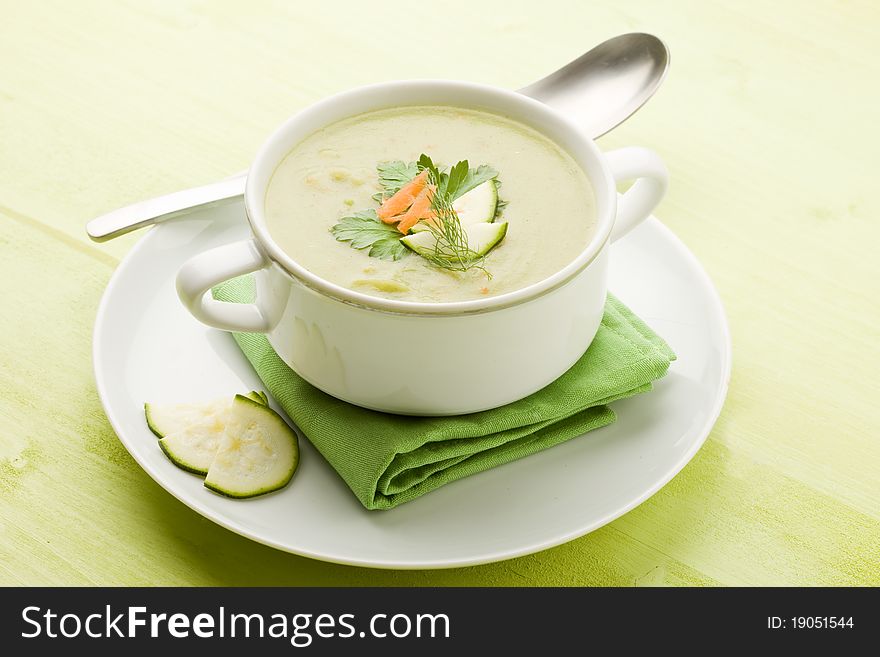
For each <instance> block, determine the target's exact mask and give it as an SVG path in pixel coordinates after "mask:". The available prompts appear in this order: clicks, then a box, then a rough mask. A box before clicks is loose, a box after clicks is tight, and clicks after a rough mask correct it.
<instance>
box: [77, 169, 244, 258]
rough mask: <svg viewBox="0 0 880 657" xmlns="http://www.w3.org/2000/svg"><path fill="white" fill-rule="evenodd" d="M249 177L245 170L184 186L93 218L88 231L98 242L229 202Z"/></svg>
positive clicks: (241, 192) (87, 228)
mask: <svg viewBox="0 0 880 657" xmlns="http://www.w3.org/2000/svg"><path fill="white" fill-rule="evenodd" d="M246 176H247V172H246V171H243V172H241V173H238V174H236V175H235V176H233V177H231V178H227V179H225V180H221V181H219V182H215V183H211V184H210V185H203V186H202V187H193V188H192V189H184V190H182V191H179V192H174V193H173V194H167V195H165V196H160V197H158V198H153V199H150V200H148V201H141V202H140V203H134V204H132V205H127V206H125V207H124V208H119V209H118V210H114V211H113V212H108V213H107V214H105V215H101V216H100V217H96V218H95V219H92V220H91V221H90V222H89V223H88V224H86V232H87V233H88V235H89V237H90V238H92V240H94V241H95V242H106V241H107V240H110V239H113V238H114V237H119V236H120V235H125V234H126V233H130V232H131V231H133V230H137V229H138V228H143V227H144V226H150V225H152V224H156V223H159V222H161V221H167V220H168V219H173V218H174V217H179V216H181V215H184V214H188V213H189V212H192V211H193V210H197V209H199V208H204V207H210V206H214V205H221V204H223V203H229V202H231V201H234V200H236V199H238V198H240V197H241V196H242V195H243V194H244V185H245V180H246Z"/></svg>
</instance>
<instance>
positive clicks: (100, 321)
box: [92, 214, 733, 570]
mask: <svg viewBox="0 0 880 657" xmlns="http://www.w3.org/2000/svg"><path fill="white" fill-rule="evenodd" d="M191 218H193V216H192V215H188V216H186V217H181V218H180V219H178V220H175V221H174V223H179V222H182V221H187V220H189V219H191ZM642 223H643V225H644V224H648V223H650V224H652V225H653V226H654V227H656V228H659V229H660V230H661V231H663V232H664V233H665V234H666V237H667V238H668V239H669V241H670V243H671V244H672V245H673V246H674V247H675V249H676V251H677V256H678V257H683V258H686V259H687V260H688V261H689V264H690V267H691V269H692V270H693V271H694V272H695V273H698V274H699V277H698V278H696V279H695V282H698V283H699V285H700V286H701V287H702V288H704V291H705V292H706V293H707V300H709V301H710V302H711V305H712V310H713V311H714V313H713V314H715V315H716V316H717V317H718V318H719V320H720V321H719V328H720V330H721V338H722V339H721V342H722V344H721V345H720V346H721V347H722V349H721V350H720V358H721V362H720V365H721V367H720V375H721V381H720V385H719V388H718V394H717V395H716V398H715V400H714V405H713V407H712V409H711V410H710V411H709V413H708V414H707V416H706V421H705V422H704V423H703V425H702V426H701V427H700V429H699V431H698V437H697V438H696V439H695V440H693V441H692V443H691V445H690V447H689V449H688V450H687V451H685V452H684V453H683V454H682V456H681V457H680V458H679V460H678V461H677V462H676V463H675V464H674V465H673V466H672V467H670V468H669V469H668V470H667V471H666V472H665V473H664V474H663V476H662V477H660V478H659V479H658V480H657V481H656V482H655V483H654V484H653V485H651V486H649V487H648V488H647V489H646V490H645V491H643V492H642V493H641V494H640V495H638V496H636V497H634V498H633V499H632V500H630V501H629V502H627V503H625V504H622V505H620V506H619V507H617V508H615V509H614V510H612V511H610V512H608V513H606V514H604V515H603V516H601V517H599V518H597V519H594V520H593V521H592V522H589V523H586V524H584V525H580V526H578V527H577V528H576V529H574V530H572V531H570V532H565V533H563V534H561V535H554V536H553V537H551V538H548V539H544V540H539V541H532V542H531V543H529V544H528V545H523V546H519V547H516V548H511V549H508V550H500V551H499V550H495V551H488V552H483V553H481V554H479V555H476V556H472V557H459V558H453V559H436V558H434V559H428V560H421V561H420V560H409V561H403V562H401V561H392V560H381V559H358V558H353V557H351V556H350V555H343V554H334V553H327V552H320V553H319V552H315V551H313V550H309V549H304V548H302V547H298V546H290V545H288V544H282V543H280V542H278V541H275V540H272V539H267V538H265V537H262V536H260V535H259V534H258V533H256V532H254V531H253V530H250V529H249V528H247V527H246V526H244V525H241V524H240V523H237V522H234V521H231V520H229V519H227V518H224V517H223V515H222V514H220V513H219V512H217V511H216V510H214V509H212V508H210V506H208V505H207V504H204V503H201V502H199V501H197V500H192V499H190V498H188V497H186V496H185V495H184V494H183V493H180V494H179V493H178V492H177V491H176V490H175V489H174V487H173V486H171V485H170V484H169V483H166V482H165V481H164V477H162V476H160V474H159V473H157V472H155V471H154V469H153V468H152V467H151V466H150V464H149V463H147V462H145V461H144V460H142V459H141V458H140V457H139V455H138V453H137V450H136V449H133V448H132V447H130V446H129V441H128V439H127V438H126V437H125V432H124V430H123V425H122V422H121V420H120V419H119V418H118V417H116V416H115V414H114V412H113V409H112V407H111V406H110V404H109V402H108V399H109V395H108V392H107V390H108V387H107V382H106V381H105V380H104V376H105V375H104V374H103V372H104V371H105V364H104V362H103V358H102V350H101V348H100V345H101V343H102V341H103V336H104V330H105V325H106V321H107V315H108V313H109V310H108V308H109V306H110V303H111V301H110V300H111V298H112V297H113V296H114V292H115V290H116V288H117V287H118V286H119V285H120V282H119V281H120V279H122V278H123V273H124V272H125V271H127V269H128V268H129V267H131V266H132V264H131V263H132V261H134V260H135V259H136V256H137V255H138V254H139V253H140V251H141V250H143V249H144V248H146V245H148V244H149V243H150V242H151V241H153V240H155V239H157V238H156V237H155V236H156V235H157V234H160V233H161V231H162V227H163V226H162V224H158V225H155V226H152V227H151V228H150V230H149V231H148V232H147V234H146V235H144V236H143V237H142V238H141V239H140V240H138V242H137V243H136V244H135V245H134V246H133V247H132V248H131V249H130V250H129V251H128V252H127V253H126V254H125V256H124V257H123V258H122V260H120V262H119V264H118V265H117V267H116V269H115V270H114V272H113V275H112V276H111V278H110V281H109V282H108V283H107V287H106V288H105V289H104V292H103V294H102V296H101V301H100V303H99V305H98V311H97V313H96V315H95V322H94V328H93V334H92V368H93V370H94V378H95V385H96V389H97V392H98V397H99V399H100V400H101V406H102V407H103V409H104V413H105V415H106V416H107V419H108V420H109V422H110V425H111V427H112V428H113V431H114V432H115V433H116V436H117V438H118V439H119V441H120V442H121V443H122V445H123V446H124V447H125V449H126V451H127V452H128V453H129V455H130V456H131V457H132V458H133V459H134V461H135V462H136V463H137V464H138V465H139V466H140V468H141V469H142V470H143V471H144V472H146V473H147V474H148V475H149V476H150V478H151V479H152V480H153V481H154V482H156V483H157V484H159V486H160V487H161V488H163V489H164V490H165V491H166V492H168V493H170V494H171V495H172V496H173V497H174V498H175V499H177V500H178V501H180V502H181V503H182V504H184V505H185V506H187V507H188V508H189V509H191V510H193V511H195V512H196V513H198V514H200V515H201V516H203V517H204V518H207V519H208V520H210V521H211V522H214V523H216V524H217V525H219V526H221V527H223V528H224V529H227V530H229V531H231V532H234V533H236V534H238V535H240V536H243V537H245V538H247V539H249V540H252V541H254V542H256V543H260V544H262V545H266V546H268V547H271V548H274V549H277V550H280V551H282V552H287V553H290V554H295V555H298V556H302V557H307V558H310V559H315V560H317V561H324V562H328V563H335V564H341V565H347V566H356V567H363V568H379V569H389V570H436V569H446V568H464V567H468V566H478V565H483V564H488V563H494V562H498V561H506V560H508V559H514V558H516V557H521V556H525V555H528V554H534V553H536V552H541V551H544V550H548V549H550V548H553V547H556V546H559V545H562V544H563V543H568V542H570V541H572V540H574V539H576V538H580V537H581V536H585V535H586V534H589V533H591V532H593V531H596V530H597V529H599V528H601V527H604V526H605V525H607V524H609V523H611V522H613V521H614V520H616V519H617V518H619V517H621V516H623V515H624V514H626V513H628V512H629V511H632V510H633V509H634V508H636V507H637V506H639V505H640V504H642V503H644V502H645V501H646V500H648V499H649V498H651V497H653V496H654V495H655V494H656V493H657V492H658V491H659V490H660V489H661V488H663V487H664V486H665V485H666V484H668V483H669V482H670V481H671V480H672V479H673V478H674V477H676V476H677V475H678V474H679V473H680V472H681V471H682V469H684V467H685V466H686V465H687V464H688V463H690V461H691V460H692V459H693V457H694V456H695V455H696V453H697V452H698V451H699V450H700V448H701V447H702V446H703V444H704V443H705V442H706V439H707V438H708V437H709V434H710V433H711V431H712V427H714V426H715V423H716V422H717V420H718V417H719V416H720V414H721V410H722V408H723V406H724V402H725V400H726V399H727V394H728V391H729V387H730V378H731V371H732V366H733V345H732V341H731V334H730V326H729V322H728V319H727V313H726V312H725V310H724V304H723V302H722V301H721V297H720V295H719V294H718V290H717V289H716V287H715V285H714V284H713V283H712V279H711V277H710V276H709V274H708V272H706V270H705V268H704V267H703V266H702V264H701V263H700V261H699V260H698V259H697V257H696V256H695V255H694V254H693V253H692V252H691V250H690V249H689V248H688V247H687V246H686V245H685V243H684V242H683V241H682V240H681V239H680V238H679V237H678V236H677V235H676V234H675V233H674V232H673V231H672V229H671V228H669V227H668V226H666V225H665V224H664V223H663V222H661V221H660V220H659V219H657V218H656V217H655V216H654V215H653V214H652V215H651V216H649V217H648V218H647V219H646V220H645V221H644V222H642Z"/></svg>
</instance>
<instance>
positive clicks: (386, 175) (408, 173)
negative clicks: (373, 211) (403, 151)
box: [374, 160, 419, 202]
mask: <svg viewBox="0 0 880 657" xmlns="http://www.w3.org/2000/svg"><path fill="white" fill-rule="evenodd" d="M376 171H377V172H378V173H379V184H380V185H382V192H381V193H379V194H376V196H375V197H374V198H375V199H376V200H377V201H380V202H381V201H382V198H383V197H385V198H388V197H390V196H394V195H395V194H396V193H397V192H398V191H399V190H400V188H401V187H403V186H404V185H405V184H406V183H408V182H409V181H410V180H412V179H413V178H415V177H416V176H417V175H418V174H419V168H418V167H417V166H416V163H415V162H410V163H409V164H407V163H406V162H404V161H402V160H392V161H390V162H379V164H377V165H376Z"/></svg>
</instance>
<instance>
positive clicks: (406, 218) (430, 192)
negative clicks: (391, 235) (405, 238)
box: [397, 185, 434, 235]
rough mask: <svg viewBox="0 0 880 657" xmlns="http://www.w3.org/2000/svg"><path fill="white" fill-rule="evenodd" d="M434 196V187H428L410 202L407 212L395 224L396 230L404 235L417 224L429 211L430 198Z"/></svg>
mask: <svg viewBox="0 0 880 657" xmlns="http://www.w3.org/2000/svg"><path fill="white" fill-rule="evenodd" d="M433 196H434V186H433V185H428V186H427V187H425V188H424V189H423V190H422V191H421V192H419V195H418V196H416V198H415V200H414V201H413V202H412V205H411V206H410V208H409V210H407V211H406V214H404V215H403V219H401V220H400V223H398V224H397V230H399V231H400V232H401V233H403V234H404V235H406V234H407V233H408V232H409V229H410V228H412V227H413V226H415V225H416V224H417V223H419V220H420V219H422V218H423V217H424V216H425V215H426V214H427V213H428V211H429V210H430V209H431V198H432V197H433Z"/></svg>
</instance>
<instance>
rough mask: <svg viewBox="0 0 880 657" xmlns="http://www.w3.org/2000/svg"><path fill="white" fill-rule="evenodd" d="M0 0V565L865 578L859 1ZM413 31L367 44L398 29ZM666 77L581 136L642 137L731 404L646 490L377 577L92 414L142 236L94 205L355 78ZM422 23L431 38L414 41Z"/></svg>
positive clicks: (878, 540)
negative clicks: (630, 41)
mask: <svg viewBox="0 0 880 657" xmlns="http://www.w3.org/2000/svg"><path fill="white" fill-rule="evenodd" d="M443 7H444V11H437V9H436V7H435V6H431V5H422V6H415V7H414V6H412V5H411V4H409V3H407V4H404V3H402V2H384V3H381V4H380V3H363V2H354V1H351V2H322V3H308V4H305V3H289V2H247V3H245V2H220V1H213V2H196V1H191V2H172V1H170V0H168V1H163V2H138V1H134V0H132V1H130V2H94V1H89V2H76V3H70V2H61V1H55V2H48V1H42V2H34V3H22V2H14V1H12V0H3V1H2V2H0V16H2V17H3V19H2V20H0V61H2V62H3V65H2V66H0V275H2V280H3V281H4V282H5V283H4V294H3V311H2V313H0V496H2V504H0V584H34V585H35V584H145V585H150V584H230V585H239V584H337V585H344V584H353V585H365V584H398V585H422V584H425V585H427V584H431V585H456V584H457V585H464V584H476V585H553V584H558V585H586V584H612V585H678V584H724V585H737V584H830V585H845V584H874V585H877V584H880V574H878V572H880V570H878V564H880V547H878V546H880V484H878V480H880V479H878V468H880V441H878V434H880V431H878V430H880V411H878V404H877V401H878V399H880V394H878V393H880V385H878V381H877V378H876V372H877V370H878V368H880V359H878V349H877V345H878V341H880V328H878V327H880V310H878V303H877V300H878V292H880V289H878V281H880V276H878V265H877V262H878V258H877V256H876V254H875V250H876V244H877V243H880V228H878V222H877V217H878V216H880V201H878V196H877V194H876V192H875V188H876V182H875V177H876V175H877V165H876V153H878V152H880V132H878V131H877V129H876V125H875V121H874V120H873V119H874V116H875V115H876V107H877V104H878V100H880V93H878V91H877V85H876V83H875V82H874V81H875V80H877V79H878V78H880V54H878V51H877V47H876V43H875V41H876V34H877V33H878V28H880V7H878V5H877V4H876V3H873V2H870V1H865V2H857V1H851V2H830V1H828V2H811V3H804V2H797V1H794V0H790V1H787V2H778V3H758V2H746V3H742V2H733V1H730V2H722V1H717V0H716V1H712V2H685V1H679V2H667V3H655V2H649V1H647V0H646V1H640V2H627V3H619V2H611V1H610V0H603V1H601V2H591V3H574V2H561V1H553V0H548V1H546V2H542V3H540V8H539V6H538V5H537V4H535V3H526V2H500V1H491V2H481V3H476V4H475V3H467V2H458V1H451V0H447V2H445V3H443ZM413 25H418V26H419V29H418V40H417V42H416V41H411V42H406V41H405V42H401V39H399V38H389V37H390V36H391V35H395V34H411V33H412V32H411V30H412V26H413ZM629 31H648V32H653V33H655V34H658V35H659V36H661V37H662V38H664V40H666V41H667V43H668V45H669V47H670V49H671V51H672V59H673V64H672V71H671V73H670V76H669V78H668V80H667V82H666V84H665V85H664V88H663V89H662V90H661V91H660V92H659V93H658V95H657V97H656V98H654V99H653V100H652V101H651V102H650V103H649V104H648V105H647V106H646V107H645V108H643V109H642V110H641V111H640V112H639V114H638V115H636V116H635V117H633V118H632V119H631V120H630V121H628V122H627V123H626V124H625V125H623V126H621V127H620V128H619V129H617V130H616V131H614V132H613V133H612V134H611V135H608V136H607V137H605V138H603V139H602V140H601V142H600V145H601V146H602V147H603V148H612V147H616V146H622V145H627V144H640V145H645V146H649V147H651V148H654V149H656V150H657V151H658V152H660V153H661V154H662V155H663V156H664V158H665V159H666V161H667V163H668V164H669V168H670V170H671V174H672V187H671V190H670V194H669V196H668V197H667V199H666V200H665V201H664V202H663V204H662V206H661V207H660V209H659V210H658V213H657V214H658V216H659V217H660V218H661V219H662V220H663V221H664V222H665V223H666V224H667V225H669V226H670V227H671V228H672V229H673V230H674V231H675V232H676V233H677V234H678V235H679V236H680V237H681V238H682V239H683V240H684V241H685V243H686V244H687V245H688V246H689V247H690V248H691V249H692V250H693V251H694V253H695V254H696V255H697V256H698V257H699V258H700V260H701V262H702V263H703V264H704V266H705V267H706V269H707V270H708V271H709V273H710V275H711V276H712V278H713V280H714V281H715V283H716V285H717V286H718V289H719V291H720V293H721V295H722V298H723V300H724V303H725V305H726V308H727V311H728V314H729V317H730V322H731V329H732V333H733V344H734V372H733V380H732V385H731V389H730V395H729V397H728V401H727V404H726V406H725V408H724V411H723V413H722V416H721V418H720V420H719V422H718V424H717V425H716V427H715V429H714V430H713V432H712V434H711V436H710V438H709V440H708V441H707V443H706V445H705V447H704V448H703V449H702V450H701V451H700V453H699V454H698V455H697V457H696V458H695V459H694V460H693V462H692V463H691V464H690V465H688V466H687V467H686V468H685V469H684V470H683V471H682V473H681V474H680V475H679V476H678V477H676V478H675V479H674V480H673V481H672V483H670V484H669V485H668V486H667V487H666V488H664V489H663V490H662V491H661V492H660V493H659V494H658V495H656V496H655V497H654V498H652V499H651V500H649V501H648V502H646V503H645V504H643V505H642V506H640V507H638V508H637V509H636V510H634V511H633V512H631V513H629V514H627V515H626V516H624V517H622V518H620V519H619V520H617V521H616V522H614V523H612V524H611V525H609V526H607V527H605V528H603V529H601V530H599V531H596V532H594V533H592V534H590V535H588V536H585V537H583V538H580V539H577V540H575V541H572V542H571V543H568V544H566V545H563V546H560V547H557V548H554V549H552V550H548V551H545V552H541V553H539V554H535V555H531V556H528V557H522V558H519V559H514V560H511V561H507V562H503V563H499V564H492V565H487V566H480V567H474V568H465V569H456V570H449V571H435V572H393V571H392V572H383V571H372V570H367V569H359V568H351V567H345V566H336V565H331V564H324V563H320V562H316V561H312V560H308V559H304V558H299V557H295V556H291V555H287V554H283V553H280V552H277V551H275V550H272V549H270V548H266V547H263V546H260V545H256V544H254V543H252V542H250V541H248V540H246V539H243V538H240V537H238V536H236V535H233V534H231V533H229V532H227V531H225V530H223V529H221V528H220V527H218V526H215V525H214V524H213V523H211V522H209V521H207V520H205V519H203V518H201V517H200V516H199V515H197V514H196V513H194V512H192V511H190V510H189V509H188V508H186V507H184V506H183V505H182V504H180V503H179V502H177V501H176V500H175V499H173V498H172V497H171V496H169V495H168V494H166V493H165V492H164V491H163V490H161V489H160V488H159V486H158V485H156V484H155V483H154V482H153V481H152V480H151V479H150V478H149V477H148V476H147V475H146V474H144V473H143V472H142V471H141V470H140V468H139V467H138V466H137V465H136V464H135V463H134V461H133V460H132V459H131V458H130V457H129V456H128V454H127V452H126V451H125V450H124V448H123V447H122V446H121V444H120V443H119V441H118V440H117V438H116V437H115V435H114V433H113V431H112V429H111V428H110V426H109V424H108V422H107V420H106V418H105V417H104V414H103V411H102V409H101V406H100V403H99V400H98V398H97V395H96V392H95V387H94V382H93V378H92V371H91V330H92V325H93V321H94V315H95V311H96V308H97V304H98V302H99V300H100V296H101V294H102V291H103V288H104V286H105V285H106V283H107V281H108V280H109V278H110V276H111V274H112V272H113V269H114V267H115V266H116V264H117V263H118V261H119V260H120V259H121V258H122V257H123V256H124V255H125V253H126V252H127V251H128V250H129V249H130V248H131V246H132V245H133V244H134V242H135V241H136V240H137V236H129V237H126V238H123V239H121V240H118V241H115V242H112V243H108V244H106V245H100V246H99V245H93V244H91V243H89V242H88V240H87V239H86V238H85V235H84V232H83V225H84V223H85V221H86V220H88V219H89V218H91V217H92V216H94V215H96V214H99V213H101V212H104V211H107V210H109V209H112V208H114V207H117V206H119V205H123V204H125V203H129V202H132V201H135V200H139V199H142V198H147V197H151V196H155V195H158V194H161V193H165V192H170V191H174V190H176V189H180V188H184V187H188V186H192V185H196V184H200V183H205V182H209V181H212V180H215V179H218V178H220V177H222V176H225V175H228V174H230V173H232V172H235V171H237V170H240V169H243V168H245V167H246V166H247V163H248V160H249V158H250V157H251V155H252V154H253V153H254V151H255V150H256V148H257V147H258V145H259V144H260V142H261V141H262V139H263V138H264V137H265V136H266V134H267V133H268V132H269V131H270V130H272V129H273V128H274V126H275V125H276V124H277V123H278V122H280V121H281V120H283V119H284V118H285V117H287V116H288V115H289V114H291V113H293V112H295V111H296V110H298V109H299V108H301V107H304V106H305V105H307V104H308V103H310V102H312V101H314V100H317V99H319V98H321V97H323V96H325V95H327V94H329V93H332V92H335V91H339V90H342V89H345V88H347V87H350V86H353V85H358V84H363V83H367V82H373V81H379V80H386V79H394V78H411V77H448V78H458V79H464V80H474V81H479V82H485V83H490V84H495V85H498V86H504V87H512V88H515V87H518V86H522V85H523V84H526V83H528V82H529V81H531V80H533V79H535V78H537V77H540V76H542V75H543V74H545V73H546V72H548V71H550V70H552V69H554V68H555V67H557V66H559V65H560V64H562V63H564V62H566V61H568V60H570V59H572V58H574V57H575V56H577V55H578V54H580V53H581V52H583V51H584V50H586V49H587V48H589V47H590V46H592V45H593V44H595V43H598V42H599V41H601V40H603V39H605V38H607V37H609V36H612V35H614V34H618V33H623V32H629ZM428 44H429V47H428Z"/></svg>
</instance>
